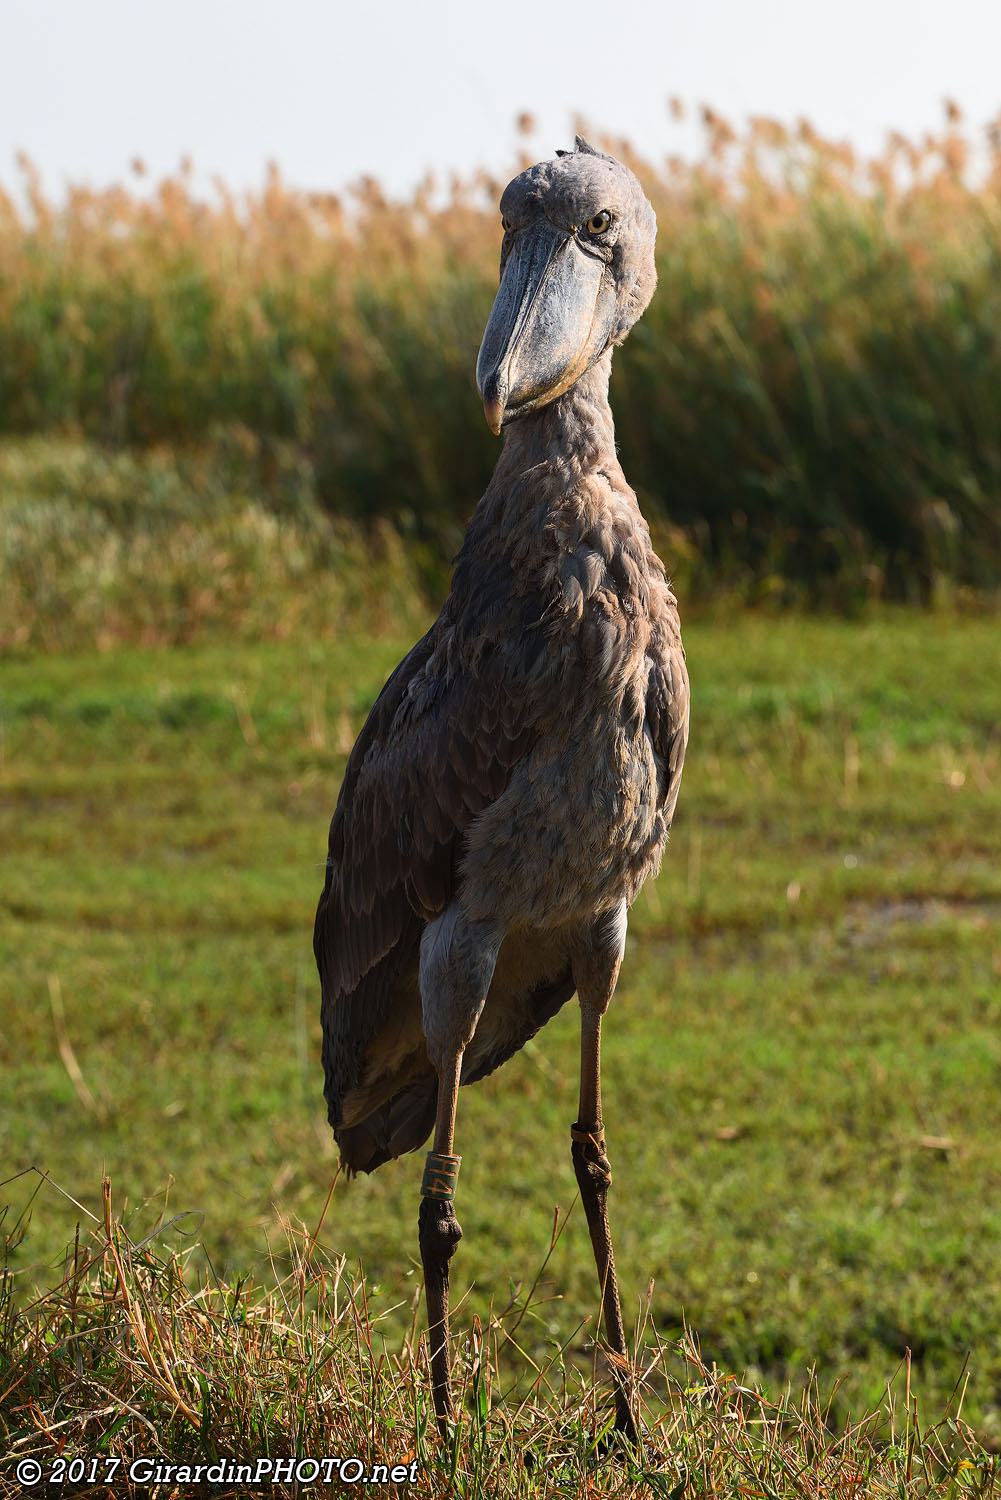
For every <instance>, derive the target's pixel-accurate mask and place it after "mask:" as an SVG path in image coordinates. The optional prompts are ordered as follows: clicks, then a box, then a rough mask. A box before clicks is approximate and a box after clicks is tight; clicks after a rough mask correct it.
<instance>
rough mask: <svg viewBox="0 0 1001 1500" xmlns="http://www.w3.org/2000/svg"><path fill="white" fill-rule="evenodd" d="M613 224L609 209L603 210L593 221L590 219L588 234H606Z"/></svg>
mask: <svg viewBox="0 0 1001 1500" xmlns="http://www.w3.org/2000/svg"><path fill="white" fill-rule="evenodd" d="M611 222H612V216H611V214H610V213H609V212H608V209H607V208H603V209H602V210H601V213H600V214H595V216H594V218H593V219H588V221H587V232H588V234H604V232H605V230H606V229H607V228H608V226H609V224H611Z"/></svg>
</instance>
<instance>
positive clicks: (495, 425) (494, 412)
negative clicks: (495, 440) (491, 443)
mask: <svg viewBox="0 0 1001 1500" xmlns="http://www.w3.org/2000/svg"><path fill="white" fill-rule="evenodd" d="M483 413H484V416H485V417H486V419H487V426H488V427H489V428H490V431H491V432H492V433H493V435H494V437H499V436H500V430H501V423H502V422H503V421H504V402H503V401H500V400H498V399H497V398H496V397H494V398H493V399H491V398H489V397H487V398H485V399H484V402H483Z"/></svg>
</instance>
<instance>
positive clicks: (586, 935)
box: [314, 136, 688, 1440]
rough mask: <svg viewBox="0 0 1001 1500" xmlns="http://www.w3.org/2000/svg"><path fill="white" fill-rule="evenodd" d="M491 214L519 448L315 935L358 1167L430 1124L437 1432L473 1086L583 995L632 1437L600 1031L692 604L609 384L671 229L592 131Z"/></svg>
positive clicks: (649, 826)
mask: <svg viewBox="0 0 1001 1500" xmlns="http://www.w3.org/2000/svg"><path fill="white" fill-rule="evenodd" d="M500 207H501V214H502V226H503V234H504V238H503V245H502V250H501V263H500V266H501V277H500V288H499V291H498V293H497V297H496V300H495V302H494V305H493V309H492V311H491V313H490V317H489V321H488V323H487V327H486V331H485V333H484V336H483V343H482V346H481V348H480V354H479V359H478V362H477V368H476V377H477V383H478V385H479V390H480V394H481V396H482V398H483V404H484V409H485V413H486V418H487V421H488V423H489V425H490V427H491V429H492V430H493V431H494V432H495V433H500V432H501V431H503V434H504V444H503V449H502V451H501V455H500V459H499V461H498V463H497V467H496V469H495V471H494V475H493V478H492V479H491V481H490V485H489V488H488V489H487V491H486V494H485V495H484V496H483V498H482V499H481V501H480V503H479V505H478V506H477V508H476V511H475V513H474V515H473V518H472V521H471V522H470V526H469V530H468V532H467V533H466V537H465V541H464V543H463V546H462V550H461V551H460V553H459V556H458V558H457V560H456V566H455V573H454V577H453V580H452V590H451V593H450V594H449V596H448V599H447V600H446V602H445V606H444V608H443V609H442V612H441V614H440V615H439V616H438V619H437V620H436V621H435V623H434V625H432V627H431V629H430V630H429V631H428V633H427V635H425V637H424V638H423V640H421V641H419V642H418V643H417V645H416V646H414V648H413V650H412V651H411V652H410V654H409V655H408V656H407V657H405V658H404V660H403V661H402V662H401V663H400V665H399V666H398V667H397V668H396V671H395V672H394V673H393V675H392V676H391V677H390V679H389V681H388V682H387V683H386V685H385V687H384V688H383V690H382V692H381V694H380V696H379V698H378V700H377V702H376V704H375V706H374V707H373V709H372V711H371V713H370V715H369V717H368V721H367V723H366V724H365V727H364V728H363V730H362V732H361V734H360V735H359V737H358V741H357V743H356V745H355V747H354V749H353V751H352V752H351V756H350V758H349V760H348V765H347V770H346V772H345V776H344V782H343V785H342V787H341V792H340V797H339V799H338V802H337V807H336V810H335V812H334V816H333V820H332V822H331V825H330V844H329V855H328V858H327V869H326V881H325V884H324V888H323V893H322V895H321V897H320V903H319V908H318V910H317V914H316V929H315V938H314V945H315V951H316V959H317V964H318V967H319V971H320V978H321V981H322V988H323V1002H322V1022H323V1064H324V1073H325V1080H326V1082H325V1093H326V1099H327V1105H328V1111H329V1117H330V1123H331V1125H332V1126H333V1129H334V1135H335V1137H336V1139H337V1142H338V1144H339V1146H340V1151H341V1157H342V1160H343V1162H344V1164H345V1165H346V1167H347V1168H348V1169H349V1170H351V1171H356V1172H357V1171H361V1172H371V1171H372V1170H373V1169H374V1168H376V1167H378V1166H379V1165H381V1163H383V1162H385V1161H388V1160H389V1159H390V1158H392V1157H397V1156H400V1155H401V1154H402V1153H403V1152H405V1151H414V1150H416V1149H417V1148H418V1147H419V1146H420V1145H421V1144H422V1143H423V1142H424V1141H426V1139H427V1137H428V1136H429V1134H430V1133H431V1132H432V1130H433V1132H434V1141H433V1150H432V1151H430V1152H429V1153H428V1156H427V1164H426V1167H425V1172H424V1178H423V1182H422V1185H421V1205H420V1216H419V1240H420V1249H421V1259H422V1262H423V1266H424V1278H425V1292H426V1297H427V1315H428V1324H429V1341H430V1350H431V1378H432V1391H433V1397H434V1405H435V1413H436V1418H437V1421H438V1426H439V1428H440V1429H441V1431H442V1432H443V1433H444V1432H446V1431H447V1426H448V1422H449V1420H450V1419H451V1417H452V1399H451V1393H450V1387H449V1355H448V1267H449V1260H450V1258H451V1256H452V1254H453V1252H454V1250H455V1247H456V1244H457V1243H458V1241H459V1239H460V1237H461V1230H460V1228H459V1224H458V1221H457V1219H456V1216H455V1209H454V1206H453V1202H454V1194H455V1186H456V1178H457V1175H458V1169H459V1162H460V1157H458V1156H456V1155H454V1154H453V1144H454V1127H455V1114H456V1103H457V1097H458V1090H459V1085H460V1083H474V1082H476V1080H477V1079H480V1078H483V1077H485V1076H486V1074H488V1073H490V1072H492V1071H493V1069H494V1068H496V1067H497V1066H498V1065H499V1064H500V1063H502V1062H504V1061H505V1060H506V1059H507V1058H509V1057H511V1056H512V1054H513V1053H515V1052H517V1051H518V1049H519V1048H520V1047H522V1046H523V1045H524V1043H525V1042H526V1041H527V1040H528V1039H529V1038H530V1037H532V1036H534V1035H535V1033H536V1032H537V1031H538V1030H539V1028H540V1027H541V1026H543V1025H544V1024H545V1023H546V1022H547V1021H548V1020H550V1018H551V1017H552V1016H554V1015H555V1014H556V1012H557V1011H558V1010H559V1009H560V1007H561V1006H562V1005H563V1004H564V1003H565V1002H566V1001H567V1000H569V999H570V997H571V996H572V995H573V993H574V991H576V992H577V994H578V996H579V999H580V1013H581V1065H580V1104H579V1109H578V1114H577V1120H576V1122H575V1124H574V1125H573V1126H572V1128H571V1152H572V1158H573V1164H574V1169H575V1172H576V1177H577V1181H578V1183H579V1185H580V1193H581V1198H582V1201H583V1205H584V1211H585V1213H586V1216H587V1223H588V1228H589V1230H590V1234H591V1240H592V1244H593V1248H594V1254H595V1260H596V1263H597V1268H598V1279H599V1282H600V1285H601V1294H602V1311H603V1317H604V1328H605V1338H606V1341H607V1344H608V1346H609V1347H610V1349H611V1350H612V1352H613V1355H614V1356H617V1357H616V1358H613V1359H612V1361H611V1364H612V1370H613V1378H614V1381H615V1404H616V1416H615V1424H616V1427H617V1428H618V1429H619V1430H620V1431H622V1432H623V1433H624V1434H626V1435H627V1437H629V1438H630V1439H632V1440H635V1439H636V1424H635V1416H634V1411H633V1390H632V1384H631V1380H630V1377H629V1374H628V1370H629V1366H628V1361H627V1356H626V1344H625V1336H624V1332H623V1326H622V1314H621V1310H620V1305H619V1294H618V1288H617V1284H616V1277H615V1264H614V1260H613V1255H612V1242H611V1236H610V1234H609V1228H608V1217H607V1212H606V1197H607V1192H608V1186H609V1183H610V1181H611V1173H610V1169H609V1163H608V1157H607V1155H606V1152H605V1138H604V1129H603V1124H602V1111H601V1089H600V1076H599V1067H600V1064H599V1058H600V1038H601V1018H602V1016H603V1014H604V1012H605V1010H606V1009H607V1007H608V1003H609V1001H610V1000H611V998H612V992H613V990H614V988H615V982H616V978H617V976H618V972H619V965H620V962H621V960H622V955H623V951H624V946H625V937H626V911H627V908H628V906H629V905H630V903H631V902H632V900H633V899H634V897H635V896H636V893H637V892H638V890H639V889H640V887H641V886H642V884H643V882H644V881H645V880H647V879H648V878H649V877H650V876H651V875H653V874H654V873H655V872H656V870H657V868H658V866H659V864H660V860H661V855H662V853H663V850H664V844H665V841H666V839H667V835H668V830H669V828H670V826H671V819H672V816H673V814H674V808H675V803H676V801H677V797H678V788H679V784H680V781H681V768H682V762H683V760H684V755H685V746H686V743H687V739H688V676H687V672H686V670H685V655H684V651H683V649H682V644H681V632H680V627H679V622H678V610H677V604H676V601H675V598H674V595H673V594H672V593H671V591H670V589H669V588H668V585H667V583H666V581H665V578H664V568H663V565H662V564H661V562H660V559H659V558H658V557H657V555H656V554H655V552H654V550H653V547H652V545H651V541H650V532H649V529H648V527H647V525H646V522H645V521H644V519H643V517H642V515H641V513H640V509H639V506H638V504H637V502H636V496H635V495H634V494H633V491H632V490H631V489H630V488H629V485H628V484H627V483H626V480H625V478H624V476H623V473H622V469H621V468H620V466H619V462H618V459H617V457H616V453H615V440H614V433H613V428H612V413H611V409H610V407H609V404H608V378H609V372H610V369H611V359H612V348H613V346H614V345H616V344H621V343H622V341H623V339H624V338H625V337H626V335H627V333H628V332H629V330H630V328H631V327H632V325H633V323H635V322H636V320H637V318H639V316H640V314H641V313H642V312H643V310H644V308H645V307H646V305H647V303H648V302H649V300H650V297H651V295H652V293H653V289H654V285H655V283H656V271H655V267H654V237H655V233H656V220H655V218H654V213H653V209H652V208H651V206H650V204H649V203H648V202H647V200H646V198H645V197H644V195H643V192H642V189H641V188H640V185H639V183H638V181H637V180H636V178H635V177H634V176H633V174H632V173H631V172H630V171H628V170H627V169H626V168H625V167H624V166H622V165H621V164H620V163H619V162H617V161H615V160H614V159H613V158H612V157H609V156H605V155H602V154H601V153H599V152H597V151H595V150H594V149H593V148H592V147H591V146H589V145H588V143H587V142H586V141H584V140H583V139H582V138H581V137H579V136H578V137H577V142H576V147H575V149H574V151H572V152H558V153H557V156H556V158H555V159H554V160H552V161H545V162H540V163H539V164H538V165H536V166H534V167H531V168H529V169H528V170H527V171H524V172H522V173H521V174H520V175H519V176H517V177H515V178H514V180H513V181H512V182H511V183H509V185H508V187H507V188H506V189H505V191H504V194H503V196H502V198H501V204H500Z"/></svg>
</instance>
